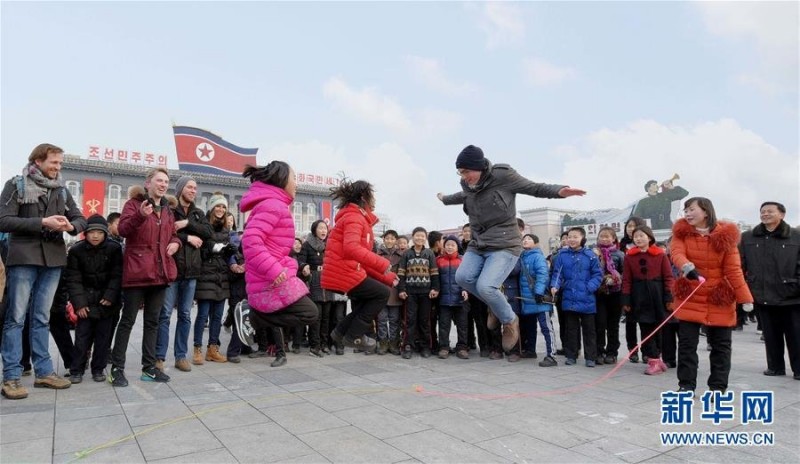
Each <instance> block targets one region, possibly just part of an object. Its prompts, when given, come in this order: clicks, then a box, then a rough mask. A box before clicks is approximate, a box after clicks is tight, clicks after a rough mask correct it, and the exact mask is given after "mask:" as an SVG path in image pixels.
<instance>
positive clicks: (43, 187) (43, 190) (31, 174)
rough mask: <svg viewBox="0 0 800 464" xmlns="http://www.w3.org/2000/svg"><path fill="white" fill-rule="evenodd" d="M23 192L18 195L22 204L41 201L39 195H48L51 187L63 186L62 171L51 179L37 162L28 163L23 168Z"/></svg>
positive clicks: (18, 199)
mask: <svg viewBox="0 0 800 464" xmlns="http://www.w3.org/2000/svg"><path fill="white" fill-rule="evenodd" d="M22 179H23V181H24V184H23V186H22V187H23V188H22V189H23V192H22V193H23V194H22V195H19V196H18V197H17V201H19V203H20V204H23V205H28V204H34V203H37V202H38V201H39V197H41V196H43V195H47V191H48V190H50V189H56V188H60V187H63V184H62V179H61V173H58V177H57V178H55V179H50V178H49V177H46V176H45V175H44V174H42V171H41V169H39V166H37V165H36V164H35V163H31V164H28V165H27V166H25V167H24V168H23V169H22Z"/></svg>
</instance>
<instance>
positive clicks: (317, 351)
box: [308, 348, 322, 358]
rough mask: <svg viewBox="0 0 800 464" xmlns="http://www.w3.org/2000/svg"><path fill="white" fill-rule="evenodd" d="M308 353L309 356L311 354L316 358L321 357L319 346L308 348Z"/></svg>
mask: <svg viewBox="0 0 800 464" xmlns="http://www.w3.org/2000/svg"><path fill="white" fill-rule="evenodd" d="M308 355H309V356H313V357H317V358H321V357H322V351H321V350H320V349H319V348H309V349H308Z"/></svg>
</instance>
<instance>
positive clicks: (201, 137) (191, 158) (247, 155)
mask: <svg viewBox="0 0 800 464" xmlns="http://www.w3.org/2000/svg"><path fill="white" fill-rule="evenodd" d="M172 131H173V133H174V134H175V148H176V150H177V152H178V166H179V167H180V169H181V170H182V171H192V172H202V173H205V174H218V175H223V176H241V175H242V171H244V167H245V165H247V164H250V165H252V166H255V165H256V153H257V152H258V148H242V147H239V146H236V145H234V144H232V143H230V142H228V141H226V140H223V139H222V137H219V136H218V135H215V134H212V133H211V132H208V131H205V130H202V129H197V128H195V127H187V126H173V127H172Z"/></svg>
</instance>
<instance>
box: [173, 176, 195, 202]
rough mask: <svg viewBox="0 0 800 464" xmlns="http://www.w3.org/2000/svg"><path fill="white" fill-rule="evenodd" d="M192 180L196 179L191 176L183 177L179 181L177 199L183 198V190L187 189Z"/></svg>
mask: <svg viewBox="0 0 800 464" xmlns="http://www.w3.org/2000/svg"><path fill="white" fill-rule="evenodd" d="M190 180H194V178H193V177H191V176H182V177H181V178H180V179H178V182H175V198H180V197H181V192H182V191H183V188H184V187H186V184H188V183H189V181H190Z"/></svg>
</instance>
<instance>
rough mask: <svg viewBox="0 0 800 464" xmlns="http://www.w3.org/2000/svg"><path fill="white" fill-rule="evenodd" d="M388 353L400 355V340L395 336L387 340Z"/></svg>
mask: <svg viewBox="0 0 800 464" xmlns="http://www.w3.org/2000/svg"><path fill="white" fill-rule="evenodd" d="M389 353H392V354H393V355H395V356H400V340H398V339H396V338H393V339H391V340H389Z"/></svg>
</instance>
